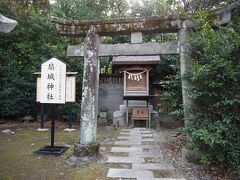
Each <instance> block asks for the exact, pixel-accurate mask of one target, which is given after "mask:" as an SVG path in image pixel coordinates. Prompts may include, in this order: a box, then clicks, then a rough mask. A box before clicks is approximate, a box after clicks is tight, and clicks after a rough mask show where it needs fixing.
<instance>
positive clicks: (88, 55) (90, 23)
mask: <svg viewBox="0 0 240 180" xmlns="http://www.w3.org/2000/svg"><path fill="white" fill-rule="evenodd" d="M237 5H238V2H237V3H233V4H231V5H229V6H227V7H225V8H223V9H218V10H214V11H211V12H210V16H209V17H208V18H209V19H211V20H213V21H212V22H213V24H212V25H213V26H214V25H222V24H226V23H228V22H229V21H230V20H231V13H232V11H233V10H234V9H235V8H236V7H237ZM192 19H193V18H192V15H188V16H168V17H147V18H120V19H104V20H87V21H83V20H82V21H81V20H64V19H59V18H56V17H52V22H53V23H55V26H56V28H57V31H58V33H59V34H60V35H64V36H79V37H85V36H86V43H85V45H84V46H81V45H76V46H68V49H67V55H68V56H72V57H84V74H83V92H82V105H81V136H80V145H79V146H77V147H76V148H75V151H78V150H79V149H85V150H86V148H87V149H88V147H89V146H90V147H91V146H94V145H96V147H97V146H98V145H97V144H96V130H97V129H96V127H97V122H96V121H97V112H98V86H99V56H121V55H123V56H140V55H179V56H180V70H181V77H182V79H181V81H182V95H183V107H184V117H185V125H186V126H187V124H188V123H187V119H188V116H189V111H188V109H190V107H191V105H192V103H191V101H190V99H189V98H188V96H187V95H186V88H187V87H188V86H190V85H189V84H188V82H187V81H186V80H185V78H184V75H185V74H186V73H187V72H188V71H190V70H191V68H190V67H191V63H190V56H189V54H188V49H187V48H188V46H187V36H188V35H189V34H190V33H192ZM142 33H177V34H178V39H177V41H173V42H166V43H142V42H141V41H139V42H138V40H136V37H138V36H139V34H140V35H141V34H142ZM120 34H132V37H131V38H132V43H130V44H127V43H125V44H100V38H99V36H108V35H120ZM137 39H138V38H137ZM93 149H94V150H96V149H95V146H94V148H93ZM80 151H81V150H80ZM87 151H88V150H87ZM80 155H84V154H82V153H80Z"/></svg>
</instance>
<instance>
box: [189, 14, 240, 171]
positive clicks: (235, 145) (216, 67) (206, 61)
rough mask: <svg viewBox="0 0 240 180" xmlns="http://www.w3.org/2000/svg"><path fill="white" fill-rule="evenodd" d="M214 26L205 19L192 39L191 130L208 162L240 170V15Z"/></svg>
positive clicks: (196, 144)
mask: <svg viewBox="0 0 240 180" xmlns="http://www.w3.org/2000/svg"><path fill="white" fill-rule="evenodd" d="M239 14H240V13H239V10H238V12H235V18H234V21H233V23H232V24H230V25H228V26H227V27H218V28H217V29H213V28H212V27H211V26H210V25H209V23H208V22H207V20H205V18H201V20H202V21H201V25H202V26H201V29H200V31H199V32H197V33H195V34H194V35H193V37H192V38H191V39H190V44H191V56H192V60H193V62H192V63H193V66H192V74H191V77H192V78H190V81H191V83H192V85H193V86H192V89H191V90H190V91H189V96H190V97H191V98H192V99H193V100H194V103H195V108H194V109H193V111H192V112H191V115H192V116H191V117H190V119H189V123H188V127H187V132H188V133H189V135H190V137H191V140H192V143H193V145H194V148H195V150H197V151H199V153H200V154H201V160H202V162H204V163H225V164H227V165H230V166H231V167H232V168H233V169H234V170H236V171H237V172H238V173H240V161H239V159H240V131H239V127H240V126H239V125H240V95H239V92H240V84H239V82H240V61H239V59H240V56H239V53H240V34H239V28H240V18H239Z"/></svg>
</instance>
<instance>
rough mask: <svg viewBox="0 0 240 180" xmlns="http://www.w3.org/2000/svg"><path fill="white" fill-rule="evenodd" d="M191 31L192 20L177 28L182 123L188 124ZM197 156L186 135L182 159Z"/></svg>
mask: <svg viewBox="0 0 240 180" xmlns="http://www.w3.org/2000/svg"><path fill="white" fill-rule="evenodd" d="M191 33H192V22H191V21H189V20H186V21H184V22H183V24H182V28H181V29H180V30H179V33H178V37H179V43H180V44H179V48H180V71H181V82H182V97H183V108H184V124H185V127H187V126H188V118H189V116H190V115H191V110H192V109H193V107H194V104H193V102H192V100H191V99H190V98H189V97H188V95H187V88H189V87H190V86H191V84H190V83H189V82H188V80H187V79H186V77H185V75H186V74H187V73H188V72H190V71H191V57H190V54H189V46H188V43H187V39H188V37H189V35H190V34H191ZM196 159H197V156H196V155H195V154H194V152H193V151H192V145H191V137H190V136H189V135H187V145H186V147H185V148H184V149H183V160H184V161H185V162H196V161H197V160H196Z"/></svg>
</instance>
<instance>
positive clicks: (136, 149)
mask: <svg viewBox="0 0 240 180" xmlns="http://www.w3.org/2000/svg"><path fill="white" fill-rule="evenodd" d="M111 152H126V153H129V152H139V153H140V152H142V148H125V147H112V149H111Z"/></svg>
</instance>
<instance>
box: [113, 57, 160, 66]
mask: <svg viewBox="0 0 240 180" xmlns="http://www.w3.org/2000/svg"><path fill="white" fill-rule="evenodd" d="M112 64H113V65H154V64H155V65H157V64H160V56H115V57H113V60H112Z"/></svg>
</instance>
